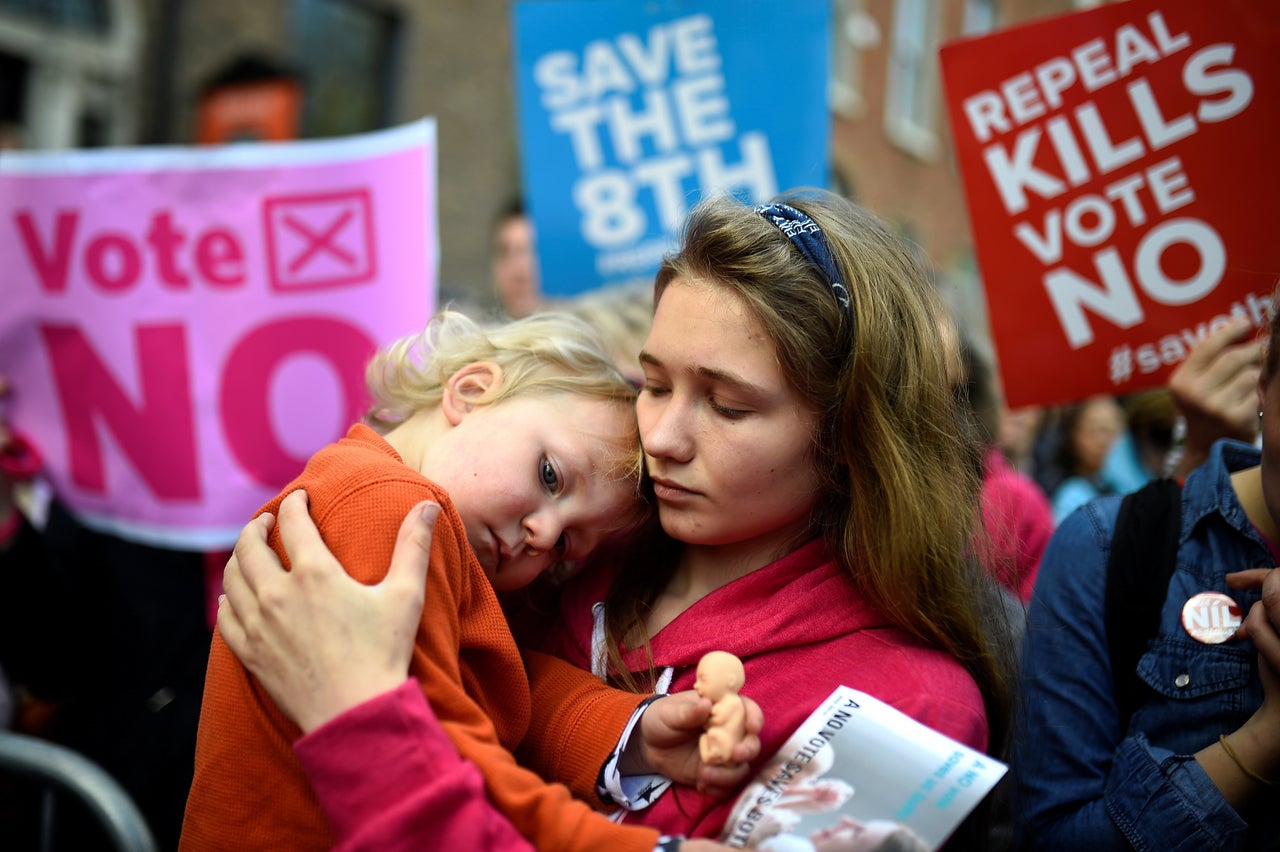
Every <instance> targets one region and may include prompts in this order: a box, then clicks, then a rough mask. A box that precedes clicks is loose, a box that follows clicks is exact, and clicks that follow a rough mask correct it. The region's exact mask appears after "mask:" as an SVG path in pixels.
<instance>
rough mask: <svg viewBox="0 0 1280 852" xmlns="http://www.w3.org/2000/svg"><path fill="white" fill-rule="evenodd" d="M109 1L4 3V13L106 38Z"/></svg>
mask: <svg viewBox="0 0 1280 852" xmlns="http://www.w3.org/2000/svg"><path fill="white" fill-rule="evenodd" d="M107 5H108V4H107V0H0V12H6V13H8V14H10V15H13V16H14V17H16V18H29V19H30V20H32V21H33V22H36V23H40V24H43V25H45V26H47V27H51V28H53V29H60V30H73V31H79V32H86V33H97V34H105V33H107V32H108V31H109V30H110V29H111V13H110V10H109V9H108V8H107Z"/></svg>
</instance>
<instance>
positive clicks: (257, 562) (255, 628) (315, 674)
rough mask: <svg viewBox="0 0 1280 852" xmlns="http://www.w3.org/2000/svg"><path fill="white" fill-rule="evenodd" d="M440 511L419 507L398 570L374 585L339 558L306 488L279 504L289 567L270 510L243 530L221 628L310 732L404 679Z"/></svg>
mask: <svg viewBox="0 0 1280 852" xmlns="http://www.w3.org/2000/svg"><path fill="white" fill-rule="evenodd" d="M439 512H440V507H439V506H437V505H435V504H434V503H421V504H419V505H418V506H415V507H414V509H413V510H412V511H411V512H410V513H409V515H408V516H407V517H406V518H405V521H404V523H403V524H401V527H400V534H399V537H398V538H397V539H396V549H395V553H394V555H393V557H392V561H391V570H390V571H389V572H388V574H387V576H386V577H385V578H384V579H383V580H382V582H381V583H378V584H377V585H375V586H365V585H362V584H361V583H359V582H357V581H356V580H354V579H352V578H351V577H350V576H349V575H348V574H347V573H346V572H345V571H344V570H343V569H342V566H341V565H339V564H338V562H337V561H336V560H335V559H334V557H333V554H331V553H330V552H329V550H328V548H327V547H325V544H324V542H323V540H321V538H320V534H319V532H318V531H317V530H316V528H315V525H314V524H313V523H312V522H311V518H310V516H309V515H308V513H307V502H306V494H305V493H303V492H300V491H295V492H294V493H292V494H290V495H289V496H288V497H286V498H285V499H284V501H283V502H282V503H281V504H280V519H279V525H280V534H281V540H282V541H283V544H284V548H285V552H286V553H288V554H289V561H290V563H291V564H292V565H293V570H292V571H291V572H286V571H285V570H284V568H283V566H282V565H281V564H280V560H279V559H278V558H277V557H276V554H275V551H273V550H272V549H271V548H270V546H269V545H268V544H267V534H268V533H269V532H270V530H271V527H272V526H273V525H274V523H275V520H274V519H273V518H272V517H271V516H270V515H268V514H264V515H260V516H259V517H257V518H255V519H254V520H253V521H252V522H251V523H250V524H249V525H248V526H246V527H245V528H244V530H243V531H242V532H241V533H240V538H239V540H238V541H237V542H236V549H235V555H234V556H232V558H231V561H230V562H228V563H227V570H226V573H225V575H224V578H223V586H224V588H225V590H226V594H225V595H224V596H223V598H222V600H221V601H219V606H218V631H219V632H220V633H221V634H222V638H223V640H224V641H225V642H226V643H227V646H228V647H230V648H231V650H232V652H233V653H234V654H235V655H236V656H237V657H239V658H240V661H241V662H242V663H243V664H244V666H245V668H247V669H248V670H249V672H250V673H251V674H253V675H254V676H255V677H256V678H258V680H259V681H260V682H261V683H262V686H263V688H264V689H266V691H267V694H268V695H270V696H271V698H272V700H274V701H275V702H276V704H277V705H278V706H279V707H280V709H281V710H282V711H284V713H285V715H286V716H288V717H289V718H290V719H292V720H293V721H294V722H296V723H297V724H298V726H299V727H301V728H302V730H303V731H304V732H308V731H311V730H314V729H315V728H317V727H319V726H320V725H322V724H324V723H325V722H327V721H329V720H330V719H332V718H334V717H335V716H337V715H339V714H341V713H343V712H345V711H347V710H349V709H351V708H352V707H355V706H356V705H357V704H360V703H362V702H364V701H367V700H368V699H370V698H373V697H375V696H377V695H380V694H381V693H383V692H387V691H388V690H391V689H394V688H395V687H397V686H399V685H400V684H401V683H402V682H404V679H405V677H406V676H407V675H408V672H409V659H410V656H411V655H412V653H413V640H414V636H415V635H416V634H417V629H418V622H419V620H420V619H421V616H422V606H423V595H424V590H425V583H426V574H427V562H428V557H429V554H430V551H431V532H432V529H433V528H434V526H435V520H436V517H437V516H438V515H439Z"/></svg>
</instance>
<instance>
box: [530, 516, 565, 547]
mask: <svg viewBox="0 0 1280 852" xmlns="http://www.w3.org/2000/svg"><path fill="white" fill-rule="evenodd" d="M524 531H525V544H526V545H528V546H529V547H530V548H532V549H533V550H535V551H536V552H538V553H547V552H549V551H551V550H554V549H555V547H556V543H557V542H559V540H560V535H561V533H562V532H563V525H562V524H561V523H560V520H559V517H558V515H557V513H556V512H554V511H552V510H549V509H544V510H540V511H537V512H534V513H533V514H531V515H526V516H525V519H524Z"/></svg>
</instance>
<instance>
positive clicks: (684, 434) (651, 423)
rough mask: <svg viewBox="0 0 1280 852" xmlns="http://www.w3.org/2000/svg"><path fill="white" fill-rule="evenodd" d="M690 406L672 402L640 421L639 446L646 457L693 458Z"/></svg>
mask: <svg viewBox="0 0 1280 852" xmlns="http://www.w3.org/2000/svg"><path fill="white" fill-rule="evenodd" d="M691 431H692V430H691V429H690V423H689V406H688V405H686V404H684V403H682V402H680V401H678V400H676V399H671V400H669V401H668V402H666V404H664V405H661V406H656V407H655V409H654V410H653V411H651V412H649V416H648V417H641V418H640V443H641V445H642V446H643V447H644V451H645V454H646V455H650V456H653V457H655V458H668V459H672V460H674V461H688V460H689V459H690V458H692V457H693V441H692V436H691Z"/></svg>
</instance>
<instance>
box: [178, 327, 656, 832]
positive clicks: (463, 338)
mask: <svg viewBox="0 0 1280 852" xmlns="http://www.w3.org/2000/svg"><path fill="white" fill-rule="evenodd" d="M368 379H369V386H370V390H371V392H372V394H373V396H374V399H375V408H374V410H373V413H372V414H371V416H370V418H368V419H369V421H370V423H371V424H372V425H368V424H364V423H361V424H356V425H354V426H352V427H351V429H350V431H349V432H348V433H347V435H346V437H345V438H344V439H342V440H340V441H338V442H337V443H335V444H332V445H330V446H328V447H326V448H324V449H322V450H321V451H319V452H318V453H316V455H315V456H313V457H312V458H311V460H310V461H309V462H308V464H307V467H306V469H305V470H304V471H303V473H302V474H301V475H300V476H299V477H298V478H297V479H295V480H294V481H293V482H292V483H290V484H289V485H288V486H287V487H286V488H285V489H284V491H283V492H281V495H280V496H279V497H277V498H276V499H275V500H273V501H271V502H270V503H268V504H267V505H266V506H264V507H263V509H262V511H263V512H271V513H275V512H276V511H277V510H278V507H279V505H280V502H281V500H283V498H284V496H285V495H287V494H289V493H290V492H293V491H295V490H297V489H305V491H306V493H307V496H308V499H309V502H310V509H311V514H312V517H313V518H314V519H315V522H316V524H317V525H318V527H319V530H320V532H321V535H322V536H323V538H324V541H325V543H326V544H327V545H328V547H329V548H330V549H331V550H332V551H333V553H334V555H335V556H337V557H338V558H339V559H340V560H341V561H342V564H343V566H344V567H345V568H346V570H347V572H348V573H350V574H351V575H352V576H353V577H355V578H356V579H358V580H360V581H362V582H366V583H371V582H376V581H378V580H379V579H380V578H381V577H382V576H383V574H384V573H385V571H386V566H387V565H388V564H389V562H390V557H391V552H392V547H393V545H394V543H395V540H396V533H397V529H398V528H399V526H400V522H401V519H403V518H404V516H405V514H406V512H407V511H408V510H409V509H410V508H411V507H413V506H415V505H417V504H419V503H421V502H422V501H424V500H431V501H434V502H436V503H439V504H440V505H441V506H442V511H441V514H440V517H439V519H438V521H437V523H436V526H435V533H434V540H433V544H432V553H431V566H430V569H429V571H428V575H427V583H426V601H427V605H426V607H425V608H424V609H423V612H422V617H421V621H420V623H419V626H418V631H417V637H416V641H415V646H416V647H415V649H414V652H413V658H412V664H411V675H412V676H413V677H415V678H416V679H417V680H418V681H419V682H420V683H421V685H422V689H423V692H424V693H425V694H426V696H427V697H428V698H429V699H430V702H431V705H432V707H433V708H434V709H435V712H436V714H437V715H438V716H439V718H440V721H441V723H442V724H443V727H444V729H445V730H446V732H447V733H448V734H449V736H450V738H451V739H452V740H453V742H454V744H455V745H456V746H457V748H458V751H459V752H460V753H461V754H462V756H463V757H464V758H467V759H468V760H470V761H472V762H474V763H475V764H476V765H477V766H478V767H479V768H480V769H481V771H482V772H483V774H484V776H485V779H486V782H487V787H488V790H489V794H490V797H491V798H492V799H493V800H494V803H495V804H496V805H497V806H498V808H499V809H500V810H501V811H502V812H503V813H504V814H505V815H506V816H507V817H508V818H509V819H510V820H511V821H512V823H513V824H514V825H515V827H516V828H517V830H519V831H520V832H521V833H522V834H524V835H525V836H526V837H528V838H529V839H530V840H532V841H533V842H534V843H535V845H537V846H538V847H540V848H564V849H569V848H581V849H590V848H599V847H600V846H601V845H602V844H606V843H607V844H608V845H610V846H611V848H628V849H630V848H633V849H640V850H646V852H647V850H652V849H653V848H654V847H655V845H656V843H657V841H658V833H657V832H656V831H654V830H652V829H639V828H623V827H621V826H616V825H614V824H612V823H610V822H608V821H607V820H605V819H603V818H602V817H599V816H598V815H595V814H593V813H592V812H591V811H590V809H589V808H588V807H587V806H585V805H583V804H582V803H580V802H575V801H571V800H570V797H569V793H568V791H567V790H566V789H565V788H562V787H552V786H546V785H544V784H542V783H541V781H540V780H539V779H538V778H537V777H536V776H534V775H533V774H532V773H530V772H527V771H525V770H523V769H521V768H520V767H518V766H517V765H516V763H515V761H514V759H513V758H512V757H511V755H510V753H509V752H510V750H511V749H513V748H514V747H515V746H516V745H517V744H518V743H519V742H520V740H521V739H522V738H523V737H524V734H525V729H526V727H527V725H528V722H529V718H530V694H529V684H528V680H527V678H526V674H525V669H524V665H523V663H522V661H521V657H520V654H519V652H518V651H517V649H516V646H515V642H514V641H513V639H512V637H511V634H510V632H509V630H508V628H507V625H506V622H505V620H504V619H503V615H502V611H501V609H500V608H499V605H498V601H497V598H496V597H495V590H499V591H500V590H505V589H511V588H516V587H519V586H522V585H524V584H525V583H528V582H529V581H531V580H532V579H534V578H535V577H536V576H537V575H538V574H539V573H540V572H542V571H543V570H545V569H546V568H548V567H550V566H551V565H552V564H553V563H555V562H558V561H562V560H576V559H580V558H581V557H583V556H585V555H586V554H587V553H588V552H589V551H591V550H592V549H593V548H594V547H595V545H596V544H597V543H598V542H599V541H601V539H603V538H604V537H605V536H607V535H609V534H610V533H612V532H615V531H617V530H619V529H621V528H623V527H625V526H628V525H629V524H631V523H633V522H634V521H636V520H638V519H639V518H640V516H641V515H642V513H643V503H642V501H641V500H640V499H639V490H638V482H639V477H640V469H641V460H640V455H639V444H638V438H637V432H636V423H635V416H634V413H633V409H632V406H633V404H634V400H635V393H634V391H633V389H632V387H631V386H630V385H629V384H628V383H627V382H626V380H625V379H624V378H623V377H622V376H621V375H620V374H619V372H618V371H617V369H616V368H615V367H614V366H613V364H612V362H611V360H610V358H609V357H608V356H607V355H606V354H604V352H603V350H602V347H601V346H600V345H599V343H598V340H597V338H596V336H595V335H594V334H593V333H592V332H591V331H590V330H589V328H588V327H587V326H586V325H585V324H583V323H581V322H580V321H578V320H575V319H573V318H571V317H569V316H567V315H560V314H537V315H534V316H532V317H529V318H526V319H523V320H519V321H516V322H512V323H509V324H507V325H504V326H501V327H499V328H496V329H490V330H488V331H482V330H481V329H480V328H479V327H478V326H477V325H476V324H475V323H473V322H472V321H471V320H469V319H467V318H466V317H465V316H463V315H461V314H457V313H450V312H445V313H442V314H441V315H439V316H438V317H436V318H435V319H433V320H432V321H431V323H430V324H429V325H428V327H427V329H426V331H425V332H424V333H423V334H421V335H417V336H414V337H411V338H407V339H404V340H401V341H399V342H397V343H395V344H393V345H392V346H391V347H389V348H388V349H387V350H386V351H384V352H383V353H380V354H379V355H378V356H377V357H376V358H375V359H374V361H373V362H372V363H371V364H370V367H369V371H368ZM271 543H272V546H273V547H275V548H276V550H277V551H278V552H279V553H280V554H281V557H282V558H285V555H284V549H283V546H282V542H281V541H280V537H279V535H278V533H276V532H274V531H273V533H272V538H271ZM636 703H639V702H638V701H637V702H636ZM298 735H299V728H298V727H297V726H295V725H294V724H293V723H292V722H290V721H288V720H287V719H286V718H285V716H284V715H283V714H282V713H281V712H280V710H279V709H278V708H277V707H276V706H275V704H274V703H273V702H272V701H271V700H270V698H269V697H268V696H267V695H266V694H265V692H264V691H263V690H262V689H261V687H260V685H259V684H258V683H257V682H256V681H255V680H254V679H252V678H251V677H250V676H249V674H248V673H247V672H246V671H245V669H244V668H243V666H241V665H240V663H239V662H238V661H237V660H236V659H235V657H234V656H233V655H232V654H231V652H230V651H229V650H228V649H227V646H226V644H225V643H224V641H223V639H222V637H221V635H220V634H215V636H214V642H213V647H212V651H211V654H210V659H209V669H208V675H207V679H206V687H205V695H204V704H203V709H202V714H201V720H200V731H199V738H198V743H197V749H196V769H195V780H194V783H193V785H192V788H191V793H190V796H189V798H188V802H187V809H186V815H185V821H184V825H183V836H182V843H181V846H182V848H183V849H188V850H201V849H215V848H216V849H250V848H256V849H265V848H278V849H290V850H305V849H326V848H329V847H330V846H331V845H332V838H331V835H330V833H329V829H328V826H327V824H326V822H325V819H324V816H323V814H322V812H321V809H320V807H319V804H318V802H317V801H316V799H315V796H314V795H313V793H312V791H311V789H310V788H309V786H308V785H307V782H306V780H305V777H304V775H303V773H302V770H301V767H300V765H299V764H298V761H297V759H296V758H295V757H294V755H293V752H292V750H291V743H292V742H293V741H294V740H295V739H296V738H297V737H298Z"/></svg>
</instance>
